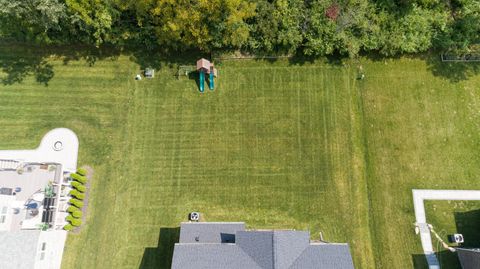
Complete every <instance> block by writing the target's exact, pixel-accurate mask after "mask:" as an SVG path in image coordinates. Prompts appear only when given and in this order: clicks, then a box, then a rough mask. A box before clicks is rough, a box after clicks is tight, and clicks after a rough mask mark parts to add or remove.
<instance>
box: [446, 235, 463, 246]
mask: <svg viewBox="0 0 480 269" xmlns="http://www.w3.org/2000/svg"><path fill="white" fill-rule="evenodd" d="M448 241H450V243H457V244H460V243H463V241H464V240H463V235H462V234H452V235H449V236H448Z"/></svg>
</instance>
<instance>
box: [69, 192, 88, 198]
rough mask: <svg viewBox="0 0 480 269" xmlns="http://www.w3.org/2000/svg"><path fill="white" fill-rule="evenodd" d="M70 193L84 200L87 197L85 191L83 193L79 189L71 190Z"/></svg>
mask: <svg viewBox="0 0 480 269" xmlns="http://www.w3.org/2000/svg"><path fill="white" fill-rule="evenodd" d="M68 194H70V195H71V196H73V197H75V198H77V199H79V200H83V199H85V193H81V192H79V191H77V190H71V191H70V192H69V193H68Z"/></svg>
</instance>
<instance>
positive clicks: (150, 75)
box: [144, 68, 155, 78]
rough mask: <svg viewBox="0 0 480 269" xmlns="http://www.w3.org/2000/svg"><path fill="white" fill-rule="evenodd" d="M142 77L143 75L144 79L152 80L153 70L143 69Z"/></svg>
mask: <svg viewBox="0 0 480 269" xmlns="http://www.w3.org/2000/svg"><path fill="white" fill-rule="evenodd" d="M144 75H145V77H146V78H154V77H155V69H153V68H145V73H144Z"/></svg>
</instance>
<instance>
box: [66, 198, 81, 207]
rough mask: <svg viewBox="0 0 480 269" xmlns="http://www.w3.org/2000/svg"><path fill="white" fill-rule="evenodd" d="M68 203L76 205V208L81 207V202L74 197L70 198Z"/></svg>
mask: <svg viewBox="0 0 480 269" xmlns="http://www.w3.org/2000/svg"><path fill="white" fill-rule="evenodd" d="M69 202H70V204H72V205H74V206H76V207H77V208H82V207H83V202H82V201H80V200H78V199H75V198H72V199H70V201H69Z"/></svg>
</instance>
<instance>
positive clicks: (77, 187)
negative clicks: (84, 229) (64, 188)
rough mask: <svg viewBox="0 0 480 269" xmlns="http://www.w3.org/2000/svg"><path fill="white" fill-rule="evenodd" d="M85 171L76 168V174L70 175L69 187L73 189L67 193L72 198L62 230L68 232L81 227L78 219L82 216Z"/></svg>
mask: <svg viewBox="0 0 480 269" xmlns="http://www.w3.org/2000/svg"><path fill="white" fill-rule="evenodd" d="M86 175H87V171H86V170H85V169H84V168H78V169H77V172H76V173H72V174H70V178H72V179H73V181H72V183H71V185H72V187H73V188H74V189H73V190H71V191H70V192H69V195H70V196H72V197H73V198H72V199H70V201H69V203H70V204H71V206H69V207H68V209H67V212H69V213H70V215H68V216H67V218H66V220H67V221H68V222H69V223H68V224H67V225H65V226H64V227H63V229H65V230H67V231H70V230H72V229H73V228H75V227H78V226H80V225H82V220H81V219H80V218H81V217H82V215H83V213H82V211H81V209H82V207H83V201H82V200H83V199H85V191H86V190H87V188H86V187H85V183H87V177H86Z"/></svg>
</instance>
